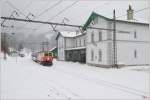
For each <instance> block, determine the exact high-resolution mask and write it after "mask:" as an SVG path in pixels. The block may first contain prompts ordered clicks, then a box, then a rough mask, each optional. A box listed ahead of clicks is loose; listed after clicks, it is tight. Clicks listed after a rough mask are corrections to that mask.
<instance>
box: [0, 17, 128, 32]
mask: <svg viewBox="0 0 150 100" xmlns="http://www.w3.org/2000/svg"><path fill="white" fill-rule="evenodd" d="M1 19H7V20H15V21H22V22H32V23H38V24H48V25H59V26H68V27H76V28H82V27H83V26H81V25H72V24H63V23H53V22H44V21H36V20H26V19H19V18H11V17H1ZM87 28H90V29H99V30H108V31H114V29H108V28H98V27H91V26H89V27H87ZM117 31H122V30H117ZM122 32H127V31H122Z"/></svg>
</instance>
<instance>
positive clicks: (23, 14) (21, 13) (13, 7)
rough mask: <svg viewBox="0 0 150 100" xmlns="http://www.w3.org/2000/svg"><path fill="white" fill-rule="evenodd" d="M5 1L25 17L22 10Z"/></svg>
mask: <svg viewBox="0 0 150 100" xmlns="http://www.w3.org/2000/svg"><path fill="white" fill-rule="evenodd" d="M6 3H7V4H8V5H10V6H11V7H12V8H13V9H15V10H17V11H18V12H19V13H20V14H22V15H23V16H24V17H26V15H25V14H24V13H23V12H21V11H20V10H19V9H18V8H16V7H15V6H14V5H13V4H12V3H11V2H9V1H6Z"/></svg>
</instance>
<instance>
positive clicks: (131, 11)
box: [127, 5, 134, 20]
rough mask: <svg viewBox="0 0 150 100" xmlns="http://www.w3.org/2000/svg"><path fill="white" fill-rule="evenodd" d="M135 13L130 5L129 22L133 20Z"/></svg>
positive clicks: (128, 11)
mask: <svg viewBox="0 0 150 100" xmlns="http://www.w3.org/2000/svg"><path fill="white" fill-rule="evenodd" d="M133 13H134V10H133V9H132V7H131V5H129V9H128V10H127V20H133Z"/></svg>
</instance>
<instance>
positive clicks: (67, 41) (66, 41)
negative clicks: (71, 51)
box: [65, 37, 75, 48]
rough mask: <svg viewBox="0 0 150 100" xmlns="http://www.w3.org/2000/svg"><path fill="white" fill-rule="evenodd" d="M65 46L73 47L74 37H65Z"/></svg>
mask: <svg viewBox="0 0 150 100" xmlns="http://www.w3.org/2000/svg"><path fill="white" fill-rule="evenodd" d="M65 43H66V48H74V47H75V39H74V38H67V37H66V38H65Z"/></svg>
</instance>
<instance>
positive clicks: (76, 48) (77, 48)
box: [65, 46, 86, 50]
mask: <svg viewBox="0 0 150 100" xmlns="http://www.w3.org/2000/svg"><path fill="white" fill-rule="evenodd" d="M79 49H86V47H85V46H83V47H75V48H67V49H65V50H79Z"/></svg>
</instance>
